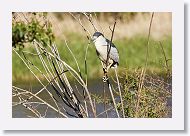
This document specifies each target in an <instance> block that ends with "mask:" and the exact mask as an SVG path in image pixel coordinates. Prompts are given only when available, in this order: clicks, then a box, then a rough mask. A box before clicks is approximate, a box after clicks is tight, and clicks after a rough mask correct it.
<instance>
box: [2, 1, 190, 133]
mask: <svg viewBox="0 0 190 136" xmlns="http://www.w3.org/2000/svg"><path fill="white" fill-rule="evenodd" d="M184 28H185V29H184V95H185V96H184V98H185V100H184V109H185V110H184V123H185V124H184V126H185V130H162V131H160V130H139V131H136V130H123V131H118V130H114V131H108V130H103V131H96V130H4V131H3V133H4V134H76V135H77V134H86V135H87V134H92V133H93V134H150V135H152V134H155V133H157V134H187V133H188V98H187V97H188V31H187V30H188V4H187V3H185V5H184Z"/></svg>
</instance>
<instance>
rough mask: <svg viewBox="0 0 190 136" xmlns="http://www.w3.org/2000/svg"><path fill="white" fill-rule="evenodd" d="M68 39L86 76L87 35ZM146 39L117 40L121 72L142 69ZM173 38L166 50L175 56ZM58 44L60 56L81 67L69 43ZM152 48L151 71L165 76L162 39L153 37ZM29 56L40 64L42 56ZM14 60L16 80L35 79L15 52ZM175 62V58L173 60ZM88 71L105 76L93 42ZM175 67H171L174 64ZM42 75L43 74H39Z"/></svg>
mask: <svg viewBox="0 0 190 136" xmlns="http://www.w3.org/2000/svg"><path fill="white" fill-rule="evenodd" d="M66 37H67V41H68V45H69V47H70V48H71V50H72V51H73V53H74V54H75V56H76V59H77V61H78V63H79V66H80V68H81V72H82V75H84V72H85V63H84V58H85V50H86V46H87V44H88V43H87V41H85V40H81V39H85V37H82V36H80V35H77V34H67V35H66ZM146 40H147V39H146V38H145V37H142V36H137V37H134V38H132V39H120V40H116V41H114V43H115V44H116V46H117V48H118V50H119V54H120V66H119V67H118V69H119V73H122V72H125V71H126V70H127V71H133V70H134V68H137V67H138V68H141V67H143V66H144V62H145V55H146V54H145V52H146V48H145V45H146ZM171 42H172V41H171V37H168V38H166V39H165V40H164V41H163V42H162V43H163V48H164V51H165V52H166V54H167V58H171V57H172V50H171V48H172V47H171ZM57 45H58V46H57V47H58V50H59V53H60V56H61V58H62V59H64V60H65V61H66V62H67V63H69V64H70V65H71V66H72V67H73V68H75V69H77V67H76V64H75V61H74V59H73V57H72V56H71V55H70V53H69V50H68V48H67V47H66V46H65V44H64V41H57ZM150 45H151V46H150V48H149V52H150V54H149V57H150V58H151V59H149V62H148V68H147V70H148V72H149V73H150V74H151V73H152V72H154V73H157V74H160V75H164V74H165V69H163V65H164V62H163V60H164V56H163V54H162V50H161V47H160V45H159V42H155V41H153V40H150ZM27 50H28V51H30V52H34V49H33V48H29V47H28V48H27ZM28 57H29V59H30V58H32V60H31V61H33V62H35V63H36V64H40V60H39V59H35V57H33V56H31V55H30V56H28ZM13 58H14V61H13V63H12V66H13V82H16V81H21V80H22V82H23V81H27V80H29V81H32V80H34V78H33V76H32V75H30V74H28V70H27V68H25V67H22V65H20V64H22V61H21V60H20V59H19V58H18V57H17V56H16V54H14V53H13ZM169 63H170V65H171V61H169ZM87 64H88V70H89V71H90V72H89V73H88V78H89V80H91V79H93V78H97V77H101V76H102V68H101V64H100V61H99V59H98V58H97V56H96V52H95V47H94V45H93V44H91V45H90V47H89V50H88V59H87ZM39 68H40V69H42V71H43V68H42V66H41V65H39ZM170 70H171V67H170ZM94 74H96V75H97V77H94ZM38 76H40V75H38Z"/></svg>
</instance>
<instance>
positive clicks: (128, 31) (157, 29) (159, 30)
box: [49, 12, 172, 40]
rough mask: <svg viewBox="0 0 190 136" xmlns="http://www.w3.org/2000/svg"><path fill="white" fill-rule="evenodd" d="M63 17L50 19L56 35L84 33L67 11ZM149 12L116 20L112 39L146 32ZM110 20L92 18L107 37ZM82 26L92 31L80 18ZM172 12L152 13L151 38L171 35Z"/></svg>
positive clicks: (111, 20) (111, 22)
mask: <svg viewBox="0 0 190 136" xmlns="http://www.w3.org/2000/svg"><path fill="white" fill-rule="evenodd" d="M50 16H52V17H53V16H55V13H51V14H49V17H50ZM63 16H64V19H63V20H60V19H59V18H56V17H53V18H54V20H51V22H52V24H55V25H53V28H54V33H55V35H56V36H58V37H60V38H61V37H62V34H63V33H68V32H69V33H79V34H84V32H83V30H82V28H81V27H79V25H78V23H77V22H76V21H75V20H74V19H72V18H71V16H69V14H67V13H63ZM150 16H151V14H150V13H147V14H142V13H138V14H137V15H136V16H135V17H134V18H133V19H132V20H130V21H126V22H121V21H117V26H116V30H115V34H114V40H118V39H122V38H132V37H135V36H137V35H144V34H145V33H147V27H148V24H149V20H150ZM109 20H110V21H105V20H101V19H100V20H98V22H97V20H96V19H95V18H94V24H95V26H97V27H98V29H99V30H101V29H102V28H103V31H104V33H105V35H106V36H107V37H111V31H110V29H109V27H108V26H111V25H113V22H114V18H110V19H109ZM81 21H82V23H83V24H84V26H86V27H87V28H88V29H89V31H90V32H91V33H93V32H94V29H93V27H92V25H91V24H90V23H89V22H88V21H86V19H81ZM171 22H172V14H171V13H159V12H156V13H155V15H154V22H153V24H152V30H151V31H152V32H151V38H153V39H154V40H162V39H163V38H164V37H167V36H171V33H172V25H171ZM59 25H60V26H61V25H62V26H64V29H62V30H60V29H58V27H57V26H59ZM100 26H101V27H100Z"/></svg>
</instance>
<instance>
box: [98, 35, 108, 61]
mask: <svg viewBox="0 0 190 136" xmlns="http://www.w3.org/2000/svg"><path fill="white" fill-rule="evenodd" d="M95 47H96V50H97V51H98V53H99V54H100V57H101V59H103V60H106V58H107V47H108V46H107V42H106V39H105V38H104V37H103V36H99V37H98V38H97V39H96V41H95Z"/></svg>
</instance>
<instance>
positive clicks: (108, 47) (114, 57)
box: [92, 32, 119, 73]
mask: <svg viewBox="0 0 190 136" xmlns="http://www.w3.org/2000/svg"><path fill="white" fill-rule="evenodd" d="M92 41H93V43H94V45H95V48H96V53H97V56H98V57H99V59H100V60H101V63H102V66H103V70H104V72H106V73H107V72H108V69H109V68H117V66H119V52H118V50H117V48H116V46H115V45H114V44H113V43H112V42H111V41H110V40H108V39H107V38H105V37H104V35H103V34H102V33H101V32H95V33H94V34H93V36H92ZM108 54H109V55H108ZM107 58H108V59H107Z"/></svg>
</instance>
